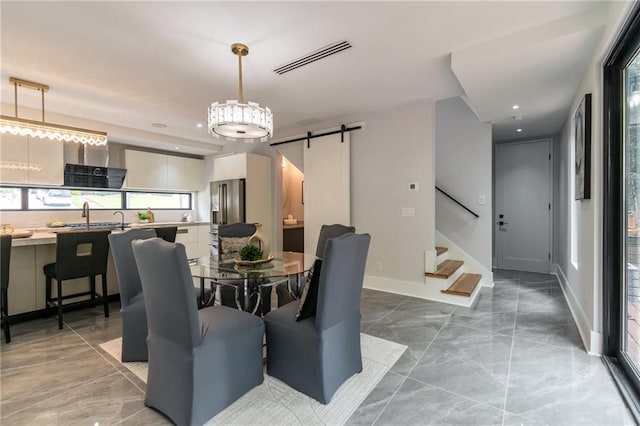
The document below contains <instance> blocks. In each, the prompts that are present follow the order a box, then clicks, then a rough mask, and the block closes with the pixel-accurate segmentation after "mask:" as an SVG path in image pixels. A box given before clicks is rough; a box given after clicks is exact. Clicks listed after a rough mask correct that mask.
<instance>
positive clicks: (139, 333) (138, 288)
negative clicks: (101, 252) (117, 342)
mask: <svg viewBox="0 0 640 426" xmlns="http://www.w3.org/2000/svg"><path fill="white" fill-rule="evenodd" d="M155 237H156V231H154V230H153V229H130V230H128V231H126V232H121V233H112V234H110V235H109V244H110V245H111V256H112V257H113V263H114V266H115V269H116V277H117V278H118V287H119V288H120V304H121V305H122V362H128V361H146V360H147V311H146V310H145V307H144V297H143V295H142V284H141V283H140V275H139V274H138V265H136V260H135V258H134V257H133V249H132V248H131V242H132V241H134V240H146V239H149V238H155Z"/></svg>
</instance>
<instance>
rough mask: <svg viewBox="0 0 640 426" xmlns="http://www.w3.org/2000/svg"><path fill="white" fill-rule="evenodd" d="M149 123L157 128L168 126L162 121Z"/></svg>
mask: <svg viewBox="0 0 640 426" xmlns="http://www.w3.org/2000/svg"><path fill="white" fill-rule="evenodd" d="M151 125H152V126H153V127H156V128H158V129H166V128H167V127H169V126H167V125H166V124H164V123H151Z"/></svg>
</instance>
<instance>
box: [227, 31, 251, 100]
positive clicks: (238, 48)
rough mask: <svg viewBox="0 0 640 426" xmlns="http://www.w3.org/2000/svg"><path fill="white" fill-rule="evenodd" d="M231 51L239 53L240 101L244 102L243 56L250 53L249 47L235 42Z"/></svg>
mask: <svg viewBox="0 0 640 426" xmlns="http://www.w3.org/2000/svg"><path fill="white" fill-rule="evenodd" d="M231 51H232V52H233V53H234V54H236V55H238V103H241V104H243V103H244V97H243V96H242V57H243V56H247V55H248V54H249V47H247V45H245V44H242V43H233V44H232V45H231Z"/></svg>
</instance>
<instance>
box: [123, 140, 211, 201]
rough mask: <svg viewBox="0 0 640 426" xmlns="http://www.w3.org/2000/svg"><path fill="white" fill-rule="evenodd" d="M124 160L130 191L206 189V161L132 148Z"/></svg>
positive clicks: (127, 151)
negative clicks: (132, 189) (204, 185)
mask: <svg viewBox="0 0 640 426" xmlns="http://www.w3.org/2000/svg"><path fill="white" fill-rule="evenodd" d="M124 158H125V167H126V168H127V178H126V182H125V186H126V187H127V188H136V189H163V190H178V191H198V190H201V189H202V187H203V184H204V161H203V160H199V159H197V158H186V157H177V156H174V155H167V154H158V153H154V152H144V151H136V150H132V149H125V151H124Z"/></svg>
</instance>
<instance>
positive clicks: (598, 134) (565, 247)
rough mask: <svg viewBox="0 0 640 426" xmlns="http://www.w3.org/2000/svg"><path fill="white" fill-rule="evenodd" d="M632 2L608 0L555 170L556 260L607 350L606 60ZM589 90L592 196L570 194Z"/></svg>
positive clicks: (595, 342) (588, 342)
mask: <svg viewBox="0 0 640 426" xmlns="http://www.w3.org/2000/svg"><path fill="white" fill-rule="evenodd" d="M629 6H630V3H628V2H611V3H608V7H609V16H608V23H607V28H606V30H605V33H604V36H603V38H602V41H601V43H600V45H599V47H598V49H596V53H595V54H594V57H593V58H592V60H591V61H590V63H589V66H588V68H587V69H586V71H585V74H584V76H583V77H582V80H581V84H580V87H579V89H578V92H577V93H576V95H575V98H574V99H573V102H572V105H571V108H570V110H569V112H568V115H567V118H566V120H565V124H564V127H563V129H562V132H561V133H560V136H559V143H558V144H557V146H556V147H555V150H554V154H555V155H556V161H555V162H554V167H555V170H554V174H555V176H554V177H555V181H556V187H555V190H556V193H555V194H554V199H555V200H556V202H557V204H556V211H555V213H556V214H555V215H554V230H555V232H554V238H555V239H554V246H555V248H556V250H555V254H554V262H555V263H556V264H557V265H558V275H559V277H560V281H561V284H562V286H563V291H564V292H565V296H566V298H567V301H568V303H569V306H570V308H571V311H572V313H573V316H574V318H575V320H576V324H577V325H578V329H579V330H580V334H581V336H582V340H583V342H584V344H585V347H586V349H587V351H589V352H591V353H595V354H600V353H602V334H601V333H602V303H603V302H602V180H603V174H602V155H603V154H602V134H603V127H602V125H603V122H602V114H603V111H602V102H603V97H602V63H603V61H604V59H605V56H606V54H607V52H608V49H609V48H610V46H611V45H612V43H613V40H614V39H615V36H616V34H617V32H618V31H619V29H620V27H621V25H622V22H623V19H624V17H625V16H626V15H627V13H628V9H629ZM586 93H591V94H592V113H591V116H592V130H591V185H592V188H591V189H592V191H591V199H590V200H582V201H578V202H576V201H574V200H571V199H569V198H570V194H571V191H570V185H573V182H574V180H573V176H570V171H571V167H570V166H571V165H570V164H569V162H570V158H571V156H570V150H572V149H573V146H574V145H573V138H574V136H573V114H574V111H575V110H576V108H577V107H578V105H579V104H580V102H581V101H582V98H583V97H584V95H585V94H586ZM574 202H575V203H578V206H577V207H578V214H577V222H578V225H577V235H576V238H577V239H578V245H577V246H578V256H577V259H578V268H575V267H574V265H573V264H572V262H571V252H570V250H571V226H570V225H571V216H570V206H571V204H570V203H574Z"/></svg>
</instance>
